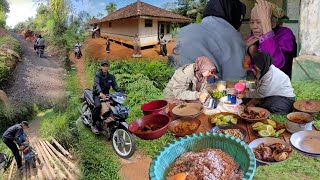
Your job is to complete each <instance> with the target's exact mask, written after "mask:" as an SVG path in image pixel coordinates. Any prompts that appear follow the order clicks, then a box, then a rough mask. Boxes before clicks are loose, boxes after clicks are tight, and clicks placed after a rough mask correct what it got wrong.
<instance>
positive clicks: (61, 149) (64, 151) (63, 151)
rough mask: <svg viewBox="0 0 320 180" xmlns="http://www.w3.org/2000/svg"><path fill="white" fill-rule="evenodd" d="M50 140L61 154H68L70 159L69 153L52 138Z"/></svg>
mask: <svg viewBox="0 0 320 180" xmlns="http://www.w3.org/2000/svg"><path fill="white" fill-rule="evenodd" d="M52 142H53V143H54V144H55V145H56V146H57V148H58V149H59V150H60V151H61V152H62V154H63V155H65V156H68V157H69V158H70V159H72V157H71V155H70V153H69V152H68V151H67V150H65V149H64V148H63V147H62V146H61V145H60V144H59V143H58V141H56V140H55V139H54V138H53V139H52Z"/></svg>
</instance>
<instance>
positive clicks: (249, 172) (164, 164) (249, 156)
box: [149, 132, 256, 180]
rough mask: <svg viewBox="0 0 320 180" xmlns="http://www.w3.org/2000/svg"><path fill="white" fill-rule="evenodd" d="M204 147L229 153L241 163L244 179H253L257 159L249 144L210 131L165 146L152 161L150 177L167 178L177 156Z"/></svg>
mask: <svg viewBox="0 0 320 180" xmlns="http://www.w3.org/2000/svg"><path fill="white" fill-rule="evenodd" d="M204 148H216V149H221V150H222V151H224V152H226V153H228V154H229V155H230V156H231V157H232V158H233V159H234V160H235V161H236V162H237V163H238V164H239V165H240V169H241V170H242V171H243V175H244V176H243V178H242V179H252V177H253V175H254V172H255V170H256V159H255V156H254V154H253V152H252V150H251V149H250V148H249V147H248V145H246V144H245V142H243V141H241V140H240V139H236V138H235V137H233V136H229V135H228V134H221V133H220V134H216V133H209V132H207V133H206V134H202V133H200V134H193V135H192V136H186V137H184V138H179V139H178V140H176V141H174V142H173V143H171V144H169V145H167V146H166V147H164V148H163V149H162V151H160V153H159V154H158V155H157V156H156V157H154V158H153V160H152V162H151V165H150V169H149V176H150V179H151V180H165V179H166V176H167V173H168V172H169V169H170V167H171V165H172V164H173V162H174V161H175V160H176V158H178V157H179V156H180V155H181V154H183V153H185V152H189V151H194V152H197V151H200V150H201V149H204Z"/></svg>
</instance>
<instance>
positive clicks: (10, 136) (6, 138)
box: [2, 121, 29, 171]
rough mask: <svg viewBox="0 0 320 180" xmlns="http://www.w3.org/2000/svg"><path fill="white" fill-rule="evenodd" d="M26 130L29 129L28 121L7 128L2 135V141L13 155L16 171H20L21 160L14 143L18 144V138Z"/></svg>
mask: <svg viewBox="0 0 320 180" xmlns="http://www.w3.org/2000/svg"><path fill="white" fill-rule="evenodd" d="M27 128H29V123H28V121H22V122H21V123H20V124H16V125H13V126H11V127H9V128H8V129H7V130H6V131H5V132H4V133H3V135H2V140H3V142H4V143H5V144H6V145H7V146H8V147H9V148H10V150H11V151H12V154H13V155H14V157H15V159H16V162H17V166H18V170H20V171H21V170H22V168H23V167H22V158H21V156H20V153H19V150H18V148H17V145H16V143H15V142H14V141H16V142H18V138H19V137H20V135H22V134H23V133H24V130H26V129H27Z"/></svg>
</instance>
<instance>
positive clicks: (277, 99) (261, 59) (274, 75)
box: [240, 52, 295, 114]
mask: <svg viewBox="0 0 320 180" xmlns="http://www.w3.org/2000/svg"><path fill="white" fill-rule="evenodd" d="M272 63H273V60H272V57H271V56H270V55H269V54H268V53H265V52H258V53H256V54H255V55H254V56H253V58H252V64H253V72H254V75H255V78H256V89H255V90H254V91H248V92H246V93H245V94H244V95H243V94H241V95H240V97H245V98H252V99H251V100H250V101H249V102H248V103H247V105H248V106H259V107H262V108H265V109H268V110H269V111H270V112H271V113H275V114H288V113H290V112H292V110H293V103H294V101H295V94H294V92H293V88H292V85H291V82H290V79H289V77H288V76H287V75H286V74H285V73H284V72H282V71H281V70H280V69H278V68H277V67H275V66H274V65H273V64H272Z"/></svg>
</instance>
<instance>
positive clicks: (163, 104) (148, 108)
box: [141, 100, 168, 115]
mask: <svg viewBox="0 0 320 180" xmlns="http://www.w3.org/2000/svg"><path fill="white" fill-rule="evenodd" d="M167 106H168V102H167V101H165V100H155V101H150V102H147V103H145V104H143V105H142V106H141V110H142V112H143V114H144V115H149V114H165V111H166V108H167Z"/></svg>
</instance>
